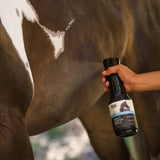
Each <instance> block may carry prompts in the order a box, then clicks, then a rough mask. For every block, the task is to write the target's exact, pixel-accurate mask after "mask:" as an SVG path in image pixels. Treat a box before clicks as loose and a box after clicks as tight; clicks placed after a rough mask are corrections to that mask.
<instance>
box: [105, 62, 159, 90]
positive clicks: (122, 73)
mask: <svg viewBox="0 0 160 160" xmlns="http://www.w3.org/2000/svg"><path fill="white" fill-rule="evenodd" d="M113 73H117V74H118V75H119V77H120V79H121V80H122V81H123V83H124V86H125V88H126V90H127V92H134V91H137V92H139V91H148V90H160V71H154V72H148V73H142V74H136V73H134V72H133V71H132V70H130V69H129V68H128V67H126V66H124V65H122V64H120V65H116V66H113V67H110V68H108V69H107V70H105V71H103V72H102V81H103V82H106V79H105V76H109V75H110V74H113ZM106 86H107V87H106V88H104V90H105V91H109V89H108V86H109V82H108V81H107V82H106Z"/></svg>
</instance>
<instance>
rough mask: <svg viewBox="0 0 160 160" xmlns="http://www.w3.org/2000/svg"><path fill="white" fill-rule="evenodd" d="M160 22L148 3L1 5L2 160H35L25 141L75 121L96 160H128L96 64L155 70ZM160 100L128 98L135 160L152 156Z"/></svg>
mask: <svg viewBox="0 0 160 160" xmlns="http://www.w3.org/2000/svg"><path fill="white" fill-rule="evenodd" d="M159 16H160V3H159V2H158V1H151V0H148V1H145V0H142V1H140V2H139V1H137V0H136V1H132V0H124V1H122V2H120V1H111V0H99V1H97V0H92V1H90V0H88V1H85V0H79V1H78V0H74V1H66V0H59V1H58V0H47V1H43V0H30V1H28V0H14V1H13V0H1V1H0V18H1V21H0V75H1V78H0V159H8V160H22V159H24V160H30V159H33V154H32V150H31V146H30V142H29V138H28V136H29V135H35V134H39V133H42V132H44V131H46V130H48V129H51V128H53V127H56V126H59V125H61V124H64V123H66V122H68V121H70V120H72V119H74V118H76V117H79V119H80V120H81V121H82V123H83V125H84V126H85V128H86V130H87V132H88V135H89V137H90V140H91V143H92V145H93V147H94V149H95V151H96V153H97V154H98V156H99V157H100V158H101V159H102V160H108V159H113V160H120V159H122V160H127V159H129V157H130V155H129V152H127V148H126V146H125V144H124V141H123V140H122V139H117V138H116V137H115V136H114V134H113V129H112V125H111V120H110V118H109V114H108V112H107V103H108V100H109V95H108V94H107V93H104V92H103V87H104V86H103V84H102V82H101V72H102V70H103V66H102V60H103V59H104V58H107V57H120V58H122V61H123V63H124V64H126V65H128V66H129V67H130V68H132V69H134V71H136V72H137V73H141V72H147V71H152V70H159V69H160V65H159V58H160V54H159V49H160V42H159V38H160V29H159V28H160V26H159V21H158V20H159V19H158V18H159ZM159 95H160V94H159V92H158V91H154V92H143V93H134V94H133V96H132V97H133V99H134V102H135V109H136V113H137V117H138V121H139V125H140V127H141V129H142V132H143V135H144V140H145V143H146V146H147V147H146V149H145V150H144V151H145V152H146V153H148V154H144V152H143V153H142V152H140V151H141V150H142V149H143V148H144V147H143V145H144V143H142V141H143V140H142V138H141V134H140V136H137V138H135V140H134V143H135V145H136V147H137V148H138V149H137V151H136V153H137V156H136V157H134V156H133V157H132V158H133V159H135V160H143V159H144V160H146V159H150V158H149V157H156V156H158V153H159V148H160V143H159V142H160V138H159V137H158V135H159V133H160V126H159V125H160V124H159V123H158V121H159V111H160V109H159V107H160V106H159V103H160V100H159ZM139 137H140V138H139ZM138 142H140V143H139V144H138Z"/></svg>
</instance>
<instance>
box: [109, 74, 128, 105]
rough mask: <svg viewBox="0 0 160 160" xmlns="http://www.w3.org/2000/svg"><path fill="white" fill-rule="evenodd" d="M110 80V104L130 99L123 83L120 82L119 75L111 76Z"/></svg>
mask: <svg viewBox="0 0 160 160" xmlns="http://www.w3.org/2000/svg"><path fill="white" fill-rule="evenodd" d="M108 80H109V83H110V85H109V88H110V93H111V98H110V103H113V102H115V101H119V100H123V99H130V97H129V96H128V94H127V92H126V89H125V88H124V85H123V82H122V81H121V80H120V78H119V77H118V75H117V74H112V75H110V76H109V77H108Z"/></svg>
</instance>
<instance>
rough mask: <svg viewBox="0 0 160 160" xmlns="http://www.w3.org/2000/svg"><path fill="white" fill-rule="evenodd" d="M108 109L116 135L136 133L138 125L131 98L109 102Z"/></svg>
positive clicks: (126, 135) (125, 135)
mask: <svg viewBox="0 0 160 160" xmlns="http://www.w3.org/2000/svg"><path fill="white" fill-rule="evenodd" d="M109 111H110V115H111V119H112V124H113V129H114V132H115V134H116V136H118V137H128V136H132V135H135V134H137V132H138V125H137V120H136V116H135V111H134V106H133V102H132V100H131V99H126V100H125V99H124V100H120V101H116V102H113V103H111V104H109Z"/></svg>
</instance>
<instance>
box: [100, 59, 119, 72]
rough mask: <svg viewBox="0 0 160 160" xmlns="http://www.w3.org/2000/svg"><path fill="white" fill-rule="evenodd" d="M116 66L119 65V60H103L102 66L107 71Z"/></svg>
mask: <svg viewBox="0 0 160 160" xmlns="http://www.w3.org/2000/svg"><path fill="white" fill-rule="evenodd" d="M117 64H120V59H119V58H107V59H104V60H103V65H104V68H105V69H108V68H109V67H111V66H115V65H117Z"/></svg>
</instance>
